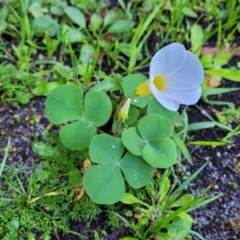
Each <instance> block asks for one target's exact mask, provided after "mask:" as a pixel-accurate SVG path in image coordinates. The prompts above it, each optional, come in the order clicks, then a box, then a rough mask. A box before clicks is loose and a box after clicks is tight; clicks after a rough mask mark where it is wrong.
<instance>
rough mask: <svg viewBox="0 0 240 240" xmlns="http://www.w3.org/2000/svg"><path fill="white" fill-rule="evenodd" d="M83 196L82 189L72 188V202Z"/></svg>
mask: <svg viewBox="0 0 240 240" xmlns="http://www.w3.org/2000/svg"><path fill="white" fill-rule="evenodd" d="M83 195H84V187H83V186H80V187H77V188H74V197H73V201H77V200H79V199H81V198H82V197H83Z"/></svg>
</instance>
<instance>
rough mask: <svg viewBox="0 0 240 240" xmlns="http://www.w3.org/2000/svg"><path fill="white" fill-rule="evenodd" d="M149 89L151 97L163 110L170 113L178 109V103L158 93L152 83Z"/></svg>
mask: <svg viewBox="0 0 240 240" xmlns="http://www.w3.org/2000/svg"><path fill="white" fill-rule="evenodd" d="M150 89H151V91H152V94H153V96H154V97H155V98H156V100H157V101H158V102H159V103H160V104H162V105H163V106H164V107H165V108H167V109H168V110H171V111H177V110H178V108H179V103H178V102H176V101H174V100H172V99H169V98H168V97H166V96H164V95H163V94H162V92H160V91H158V90H157V89H156V87H155V86H154V84H153V83H150Z"/></svg>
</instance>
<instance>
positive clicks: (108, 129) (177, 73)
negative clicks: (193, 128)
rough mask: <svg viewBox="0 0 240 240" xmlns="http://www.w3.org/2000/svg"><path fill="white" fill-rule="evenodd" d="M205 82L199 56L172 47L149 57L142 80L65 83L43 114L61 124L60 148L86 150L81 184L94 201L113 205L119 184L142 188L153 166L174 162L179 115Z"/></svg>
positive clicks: (122, 190) (120, 189)
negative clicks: (86, 164)
mask: <svg viewBox="0 0 240 240" xmlns="http://www.w3.org/2000/svg"><path fill="white" fill-rule="evenodd" d="M203 78H204V71H203V67H202V65H201V63H200V61H199V59H198V58H197V57H196V56H195V55H194V54H192V53H191V52H189V51H187V50H185V48H184V46H183V45H181V44H179V43H172V44H170V45H168V46H166V47H164V48H162V49H160V50H159V51H158V52H157V53H156V54H155V55H154V57H153V58H152V60H151V63H150V74H149V80H147V81H146V79H147V77H146V76H144V75H142V74H130V75H127V76H125V77H123V78H122V79H121V81H120V82H119V81H117V80H116V79H106V80H104V81H102V82H100V83H96V84H95V85H94V86H93V87H91V88H90V89H87V88H86V89H84V87H83V86H82V87H80V86H77V85H63V86H59V87H57V88H55V89H54V90H53V91H51V93H50V94H49V95H48V97H47V100H46V114H47V116H48V118H49V120H50V121H51V122H52V123H53V124H61V127H60V131H59V135H60V139H61V141H62V143H63V144H64V146H65V147H66V148H68V149H72V150H79V151H86V150H88V155H89V158H90V160H91V162H92V163H93V166H91V167H90V168H88V169H87V170H86V171H85V173H84V175H83V180H82V181H83V186H84V188H85V190H86V192H87V194H88V195H89V196H90V198H91V199H92V200H93V201H94V202H96V203H98V204H113V203H116V202H118V201H120V200H121V199H122V198H123V196H124V194H125V189H126V188H125V182H127V184H128V185H129V186H131V187H132V188H134V189H138V188H142V187H144V186H146V185H147V184H148V182H149V181H150V179H151V178H152V172H153V169H154V168H160V169H166V168H169V167H171V166H173V165H174V164H176V163H177V162H178V148H179V147H178V146H177V144H178V145H179V141H180V138H177V137H176V136H177V128H176V125H177V124H178V122H179V115H178V112H177V110H178V108H179V105H180V104H186V105H191V104H195V103H196V102H197V101H198V100H199V98H200V97H201V83H202V81H203ZM112 88H113V89H114V91H112ZM116 90H117V92H116ZM152 95H153V96H152ZM173 136H175V138H174V139H175V140H173V138H172V137H173ZM176 139H177V140H178V141H177V140H176ZM176 141H177V142H176ZM180 145H181V146H182V145H184V144H183V143H180ZM185 149H186V148H185Z"/></svg>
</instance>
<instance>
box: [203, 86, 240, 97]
mask: <svg viewBox="0 0 240 240" xmlns="http://www.w3.org/2000/svg"><path fill="white" fill-rule="evenodd" d="M237 90H240V88H207V89H203V93H202V96H204V97H207V96H211V95H217V94H222V93H228V92H232V91H237Z"/></svg>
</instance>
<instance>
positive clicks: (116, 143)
mask: <svg viewBox="0 0 240 240" xmlns="http://www.w3.org/2000/svg"><path fill="white" fill-rule="evenodd" d="M123 151H124V147H123V145H122V142H121V139H120V138H116V137H111V136H110V135H107V134H101V135H97V136H95V137H94V138H93V139H92V141H91V144H90V147H89V155H90V158H91V160H92V161H93V162H95V163H101V164H110V163H115V162H119V161H120V159H121V157H122V155H123Z"/></svg>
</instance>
